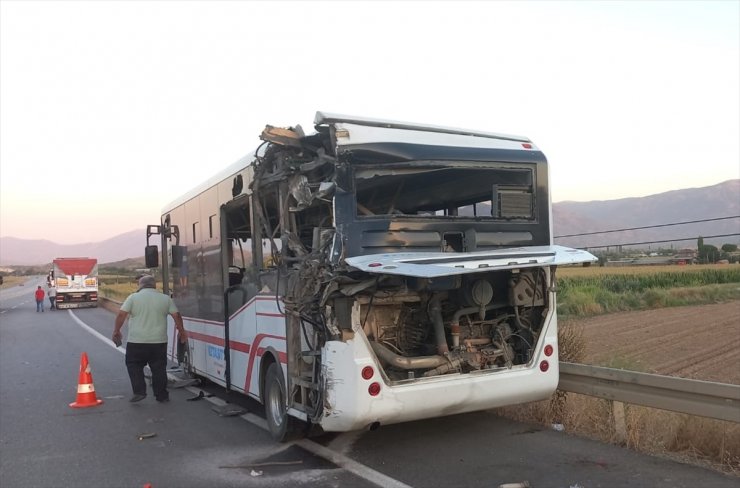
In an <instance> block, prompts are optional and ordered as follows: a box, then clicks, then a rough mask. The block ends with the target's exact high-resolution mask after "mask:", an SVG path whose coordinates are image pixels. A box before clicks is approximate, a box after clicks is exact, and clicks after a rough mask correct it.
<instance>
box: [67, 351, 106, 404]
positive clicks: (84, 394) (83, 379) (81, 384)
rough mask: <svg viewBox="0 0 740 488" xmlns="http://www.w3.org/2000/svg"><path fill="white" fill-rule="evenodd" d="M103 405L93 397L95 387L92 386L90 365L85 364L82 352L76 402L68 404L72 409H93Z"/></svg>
mask: <svg viewBox="0 0 740 488" xmlns="http://www.w3.org/2000/svg"><path fill="white" fill-rule="evenodd" d="M101 403H103V400H98V397H97V396H95V387H94V386H93V380H92V373H90V365H89V364H88V362H87V353H86V352H83V353H82V357H80V379H79V380H78V381H77V400H75V402H74V403H70V404H69V406H70V407H72V408H85V407H94V406H96V405H100V404H101Z"/></svg>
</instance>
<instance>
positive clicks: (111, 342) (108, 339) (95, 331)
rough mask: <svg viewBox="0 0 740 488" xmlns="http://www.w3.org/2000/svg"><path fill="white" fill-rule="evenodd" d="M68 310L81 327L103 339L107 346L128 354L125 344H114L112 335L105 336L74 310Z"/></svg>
mask: <svg viewBox="0 0 740 488" xmlns="http://www.w3.org/2000/svg"><path fill="white" fill-rule="evenodd" d="M67 312H69V316H70V317H72V319H74V321H75V322H77V323H78V324H79V326H80V327H82V328H83V329H85V330H86V331H88V332H89V333H91V334H92V335H93V336H95V337H97V338H98V339H100V340H101V341H103V343H104V344H105V345H106V346H110V347H112V348H113V349H115V350H116V351H118V352H120V353H121V354H126V348H125V347H123V346H121V347H116V345H115V344H113V340H112V339H111V338H110V337H105V336H104V335H103V334H101V333H100V332H98V331H97V330H95V329H93V328H92V327H90V326H89V325H87V324H86V323H85V322H83V321H82V320H80V319H79V318H77V315H75V314H74V312H73V311H72V310H67Z"/></svg>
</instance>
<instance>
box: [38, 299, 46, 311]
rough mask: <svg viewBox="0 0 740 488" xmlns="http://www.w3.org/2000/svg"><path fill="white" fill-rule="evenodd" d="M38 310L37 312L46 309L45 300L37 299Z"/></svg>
mask: <svg viewBox="0 0 740 488" xmlns="http://www.w3.org/2000/svg"><path fill="white" fill-rule="evenodd" d="M36 311H37V312H43V311H44V301H43V300H36Z"/></svg>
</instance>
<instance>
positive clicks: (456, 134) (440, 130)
mask: <svg viewBox="0 0 740 488" xmlns="http://www.w3.org/2000/svg"><path fill="white" fill-rule="evenodd" d="M314 124H315V125H316V126H320V125H330V124H337V125H343V124H350V125H354V126H365V127H371V128H378V129H367V130H366V131H364V132H370V133H371V134H374V137H378V136H380V137H381V138H382V137H388V136H389V135H391V136H392V135H393V134H389V132H392V131H388V130H387V129H396V130H398V131H418V132H421V133H437V134H447V135H448V136H447V138H448V139H455V140H456V142H457V143H452V144H451V145H453V146H460V145H462V146H478V145H481V144H482V147H493V146H499V145H503V146H510V145H513V143H518V144H517V146H519V145H520V144H522V143H528V144H529V143H531V141H530V139H528V138H527V137H523V136H516V135H507V134H497V133H493V132H481V131H473V130H467V129H459V128H452V127H443V126H437V125H428V124H418V123H411V122H399V121H393V120H383V119H375V118H371V117H359V116H352V115H341V114H333V113H329V112H321V111H319V112H316V115H315V117H314ZM383 129H386V131H383ZM376 132H377V133H378V134H376ZM465 136H467V137H469V138H470V139H466V137H465ZM372 137H373V136H371V138H372ZM476 138H485V139H488V141H485V142H484V141H483V140H481V139H477V142H476ZM361 139H362V138H361ZM384 140H385V139H384ZM495 141H499V142H495ZM425 142H427V141H424V142H421V143H422V144H424V143H425ZM450 142H451V141H450ZM461 142H462V144H460V143H461ZM340 144H341V142H340ZM442 145H446V144H442ZM528 147H529V146H528ZM531 147H532V148H533V149H536V148H534V147H533V146H531ZM519 149H521V148H520V147H519ZM254 158H255V152H254V151H253V152H251V153H249V154H247V155H246V156H244V157H243V158H241V159H239V160H238V161H236V162H234V163H232V164H230V165H229V166H227V167H226V168H224V169H222V170H221V171H219V172H218V173H216V174H215V175H213V176H212V177H210V178H209V179H208V180H206V181H204V182H203V183H201V184H199V185H197V186H196V187H195V188H193V189H191V190H190V191H188V192H187V193H185V194H184V195H181V196H180V197H178V198H177V199H175V200H173V201H172V202H170V203H169V204H167V205H165V206H164V208H163V209H162V215H164V214H166V213H168V212H171V211H172V210H174V209H175V208H177V207H179V206H180V205H183V204H184V203H185V202H187V201H189V200H190V199H192V198H194V197H196V196H198V195H199V194H201V193H202V192H204V191H206V190H208V189H209V188H211V187H213V186H215V185H217V184H218V183H220V182H222V181H224V180H226V179H227V178H231V177H233V176H234V175H236V174H237V173H239V172H241V171H243V170H244V169H246V168H247V167H249V166H250V165H251V164H252V163H253V162H254Z"/></svg>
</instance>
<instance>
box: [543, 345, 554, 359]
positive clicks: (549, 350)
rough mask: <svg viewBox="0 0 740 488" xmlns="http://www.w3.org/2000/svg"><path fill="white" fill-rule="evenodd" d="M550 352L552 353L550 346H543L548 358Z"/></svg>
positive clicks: (550, 354)
mask: <svg viewBox="0 0 740 488" xmlns="http://www.w3.org/2000/svg"><path fill="white" fill-rule="evenodd" d="M552 351H553V348H552V346H551V345H550V344H548V345H546V346H545V356H548V357H550V356H552Z"/></svg>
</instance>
